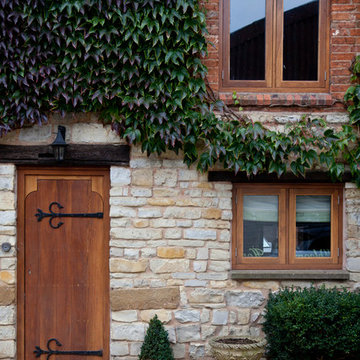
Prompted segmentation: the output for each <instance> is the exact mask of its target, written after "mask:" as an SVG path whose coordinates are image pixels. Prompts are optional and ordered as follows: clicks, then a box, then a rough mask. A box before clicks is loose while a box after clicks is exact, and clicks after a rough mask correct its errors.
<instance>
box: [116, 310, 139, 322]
mask: <svg viewBox="0 0 360 360" xmlns="http://www.w3.org/2000/svg"><path fill="white" fill-rule="evenodd" d="M111 318H112V319H113V320H114V321H119V322H134V321H137V311H136V310H123V311H113V312H112V314H111Z"/></svg>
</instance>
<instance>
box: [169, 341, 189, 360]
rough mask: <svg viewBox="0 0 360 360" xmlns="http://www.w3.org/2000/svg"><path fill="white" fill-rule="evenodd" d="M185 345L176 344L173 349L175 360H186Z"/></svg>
mask: <svg viewBox="0 0 360 360" xmlns="http://www.w3.org/2000/svg"><path fill="white" fill-rule="evenodd" d="M185 346H186V345H185V344H174V346H173V347H172V349H173V354H174V358H175V359H184V358H185V354H186V348H185Z"/></svg>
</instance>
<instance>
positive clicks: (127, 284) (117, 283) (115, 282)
mask: <svg viewBox="0 0 360 360" xmlns="http://www.w3.org/2000/svg"><path fill="white" fill-rule="evenodd" d="M133 287H134V284H133V282H132V280H130V279H110V288H111V289H119V288H120V289H123V288H133Z"/></svg>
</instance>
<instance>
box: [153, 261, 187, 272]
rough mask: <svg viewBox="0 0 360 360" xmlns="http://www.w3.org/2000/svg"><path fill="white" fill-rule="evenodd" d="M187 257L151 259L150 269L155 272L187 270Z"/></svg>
mask: <svg viewBox="0 0 360 360" xmlns="http://www.w3.org/2000/svg"><path fill="white" fill-rule="evenodd" d="M189 263H190V262H189V260H187V259H151V260H150V270H151V271H152V272H153V273H155V274H159V273H173V272H186V271H189Z"/></svg>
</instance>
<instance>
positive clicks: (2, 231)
mask: <svg viewBox="0 0 360 360" xmlns="http://www.w3.org/2000/svg"><path fill="white" fill-rule="evenodd" d="M15 176H16V173H15V166H13V165H4V164H0V245H1V244H3V243H10V244H11V250H10V251H9V252H4V251H3V250H2V249H1V248H0V358H2V359H5V358H6V359H10V358H14V357H15V347H16V346H15V340H16V311H15V310H16V304H15V295H16V284H15V270H16V251H15V249H16V201H15V198H16V195H15Z"/></svg>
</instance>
